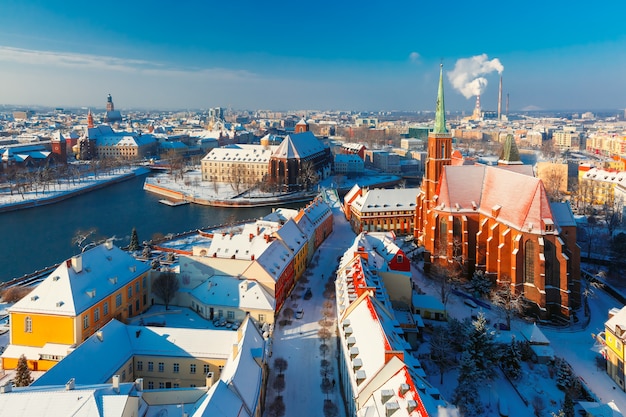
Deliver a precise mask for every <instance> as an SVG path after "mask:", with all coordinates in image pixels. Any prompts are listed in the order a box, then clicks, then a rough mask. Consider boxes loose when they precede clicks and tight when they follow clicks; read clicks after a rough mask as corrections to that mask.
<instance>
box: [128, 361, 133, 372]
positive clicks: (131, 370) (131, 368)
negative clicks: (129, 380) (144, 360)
mask: <svg viewBox="0 0 626 417" xmlns="http://www.w3.org/2000/svg"><path fill="white" fill-rule="evenodd" d="M128 373H129V374H132V373H133V363H132V362H131V363H129V364H128Z"/></svg>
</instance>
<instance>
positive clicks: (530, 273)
mask: <svg viewBox="0 0 626 417" xmlns="http://www.w3.org/2000/svg"><path fill="white" fill-rule="evenodd" d="M524 282H525V283H528V284H534V282H535V242H533V241H532V240H527V241H526V243H525V244H524Z"/></svg>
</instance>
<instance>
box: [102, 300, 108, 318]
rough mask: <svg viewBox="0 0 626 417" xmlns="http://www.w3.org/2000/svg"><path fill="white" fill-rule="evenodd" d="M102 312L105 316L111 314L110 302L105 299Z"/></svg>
mask: <svg viewBox="0 0 626 417" xmlns="http://www.w3.org/2000/svg"><path fill="white" fill-rule="evenodd" d="M102 314H104V315H105V316H106V315H108V314H109V302H108V301H105V302H104V305H103V306H102Z"/></svg>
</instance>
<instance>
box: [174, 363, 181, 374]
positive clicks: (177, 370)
mask: <svg viewBox="0 0 626 417" xmlns="http://www.w3.org/2000/svg"><path fill="white" fill-rule="evenodd" d="M179 371H180V364H178V363H175V364H174V373H175V374H177V373H178V372H179Z"/></svg>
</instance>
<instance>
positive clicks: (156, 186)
mask: <svg viewBox="0 0 626 417" xmlns="http://www.w3.org/2000/svg"><path fill="white" fill-rule="evenodd" d="M201 178H202V176H201V173H200V172H199V171H190V172H187V173H185V177H184V178H183V179H182V180H181V179H173V178H172V177H171V176H170V175H168V174H161V175H157V176H154V177H148V178H146V181H145V183H144V187H143V189H144V190H146V191H149V192H151V193H154V194H157V195H160V196H163V197H166V198H168V199H171V200H173V201H184V202H189V203H194V204H200V205H205V206H213V207H265V206H276V205H282V204H290V203H299V202H304V201H310V200H311V199H312V198H314V197H315V196H316V195H318V194H319V193H320V190H321V189H324V188H334V189H337V188H338V187H337V186H336V184H332V182H331V179H330V178H328V179H326V180H324V181H322V182H320V184H319V186H318V187H316V188H315V189H313V190H310V191H299V192H291V193H266V192H261V191H259V190H245V191H240V192H236V191H235V190H234V189H233V187H232V186H231V185H230V184H224V183H208V182H202V181H201ZM400 181H401V178H400V177H398V176H395V175H389V174H384V175H376V174H375V175H367V176H363V177H358V178H355V179H352V180H350V181H349V182H348V183H346V184H344V185H343V186H342V187H341V188H339V189H337V192H338V193H339V194H341V193H342V192H344V193H345V192H347V191H348V190H349V189H350V188H352V187H353V186H354V184H359V185H360V186H362V187H363V186H365V187H370V188H373V187H379V188H385V187H393V186H395V185H397V184H398V183H400Z"/></svg>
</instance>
